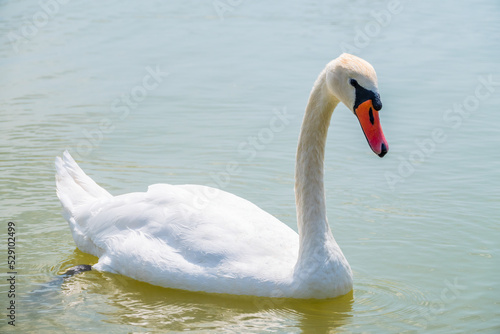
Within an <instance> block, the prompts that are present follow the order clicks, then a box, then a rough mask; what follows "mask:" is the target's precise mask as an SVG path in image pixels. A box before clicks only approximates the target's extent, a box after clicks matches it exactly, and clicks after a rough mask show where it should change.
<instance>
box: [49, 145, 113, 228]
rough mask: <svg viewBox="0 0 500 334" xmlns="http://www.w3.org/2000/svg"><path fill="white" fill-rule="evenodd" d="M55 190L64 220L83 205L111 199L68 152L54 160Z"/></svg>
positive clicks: (72, 215)
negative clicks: (62, 210)
mask: <svg viewBox="0 0 500 334" xmlns="http://www.w3.org/2000/svg"><path fill="white" fill-rule="evenodd" d="M56 188H57V197H58V198H59V200H60V201H61V204H62V206H63V208H64V211H65V216H66V217H65V218H66V219H69V218H70V217H74V214H75V210H76V209H77V208H78V207H79V206H81V205H83V204H87V203H90V202H93V201H95V200H97V199H102V198H111V197H113V196H112V195H111V194H110V193H108V192H107V191H106V190H104V188H102V187H101V186H99V185H98V184H97V183H95V181H94V180H92V179H91V178H90V177H89V176H87V174H85V172H84V171H83V170H82V169H81V168H80V166H78V164H77V163H76V162H75V160H74V159H73V157H71V155H70V154H69V153H68V151H65V152H64V154H63V157H62V158H60V157H57V158H56Z"/></svg>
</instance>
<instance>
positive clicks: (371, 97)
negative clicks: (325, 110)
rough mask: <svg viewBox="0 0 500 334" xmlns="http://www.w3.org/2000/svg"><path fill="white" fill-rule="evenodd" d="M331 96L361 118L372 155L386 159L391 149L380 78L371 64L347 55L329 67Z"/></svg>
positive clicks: (335, 60) (328, 75)
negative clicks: (383, 118) (382, 112)
mask: <svg viewBox="0 0 500 334" xmlns="http://www.w3.org/2000/svg"><path fill="white" fill-rule="evenodd" d="M326 85H327V87H328V92H329V93H330V94H332V95H333V96H334V97H335V98H337V99H338V100H340V101H341V102H342V103H344V104H345V105H346V106H347V107H348V108H349V109H350V110H351V111H352V112H353V113H354V115H355V116H356V117H357V118H358V120H359V124H360V125H361V128H362V130H363V133H364V135H365V137H366V140H367V141H368V144H369V145H370V148H371V149H372V151H373V152H374V153H375V154H377V155H378V156H379V157H383V156H384V155H385V154H386V153H387V151H388V150H389V145H388V144H387V140H386V139H385V136H384V133H383V132H382V126H381V125H380V119H379V111H380V109H382V101H381V100H380V94H379V93H378V86H377V74H376V73H375V70H374V69H373V67H372V65H370V64H369V63H368V62H367V61H365V60H363V59H361V58H358V57H356V56H353V55H350V54H347V53H344V54H342V55H340V56H339V57H338V58H337V59H334V60H332V61H331V62H330V63H329V64H328V65H327V66H326Z"/></svg>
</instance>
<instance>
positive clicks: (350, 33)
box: [0, 0, 500, 333]
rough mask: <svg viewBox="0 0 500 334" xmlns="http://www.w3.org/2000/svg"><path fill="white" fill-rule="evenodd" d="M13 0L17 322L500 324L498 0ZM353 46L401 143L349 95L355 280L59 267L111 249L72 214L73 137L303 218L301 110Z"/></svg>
mask: <svg viewBox="0 0 500 334" xmlns="http://www.w3.org/2000/svg"><path fill="white" fill-rule="evenodd" d="M0 6H1V8H2V13H3V19H2V20H1V22H0V32H1V33H0V35H1V36H2V41H3V42H2V43H1V44H0V64H1V65H2V75H1V77H0V104H1V107H2V108H1V111H0V113H1V115H2V122H1V123H0V133H1V136H0V146H1V150H0V152H1V153H0V154H1V159H0V166H1V167H0V168H1V175H2V178H1V184H0V194H1V195H0V208H1V213H2V214H1V216H2V225H1V226H2V227H1V229H2V231H1V233H2V237H1V238H2V239H1V240H2V242H1V247H2V248H0V249H1V254H2V255H1V256H0V258H2V259H3V260H1V261H0V269H1V274H2V275H3V276H2V277H8V275H7V271H9V269H8V268H7V237H8V236H7V222H8V221H12V222H14V223H15V224H16V232H17V239H16V241H17V242H16V270H17V275H16V298H15V301H16V306H17V308H16V312H17V313H16V327H15V328H13V327H12V326H9V325H8V324H7V321H6V320H7V318H6V315H7V312H8V311H7V310H6V308H7V307H8V305H9V304H8V303H9V301H10V300H11V299H12V298H9V297H8V291H9V289H10V285H9V284H7V281H6V279H4V278H2V283H0V296H1V297H0V304H1V305H0V306H1V309H3V310H4V311H2V312H1V314H4V315H3V316H2V317H0V326H2V332H4V331H12V330H17V331H19V332H23V333H29V332H36V333H40V332H47V333H49V332H63V331H67V332H70V331H76V332H98V331H99V332H101V331H102V332H117V333H122V332H160V331H168V330H171V331H184V330H198V331H207V332H214V333H219V332H263V331H278V332H284V333H285V332H286V333H288V332H306V333H310V332H318V333H321V332H341V333H349V332H352V333H361V332H369V333H377V332H378V333H389V332H393V333H397V332H412V331H415V332H419V331H422V332H423V331H425V332H435V333H437V332H441V333H451V332H474V331H481V332H483V333H495V332H499V331H500V322H499V320H498V319H499V316H500V305H499V303H500V291H499V289H498V282H499V279H500V271H499V269H498V268H500V261H499V256H500V246H499V241H498V240H500V231H499V230H500V228H499V224H498V216H499V213H500V212H499V211H500V210H499V207H500V190H499V189H500V178H499V173H498V170H499V167H500V150H499V149H498V147H499V144H500V134H499V131H498V129H499V127H500V121H499V118H498V117H497V114H498V105H499V102H500V98H499V96H500V94H499V91H500V71H499V69H500V66H499V59H500V57H499V56H500V46H499V44H498V43H497V42H496V39H495V38H496V36H498V35H499V34H500V23H499V22H500V20H499V18H500V6H499V4H498V2H496V1H476V2H474V3H473V4H472V3H470V2H466V1H442V2H439V3H436V2H426V1H423V2H410V1H375V2H374V1H372V2H369V1H355V2H353V1H337V2H330V1H307V2H306V1H294V2H292V3H290V2H279V3H273V4H270V3H263V2H250V1H238V2H237V1H223V0H222V1H215V2H211V1H206V2H203V3H198V2H194V1H184V2H182V3H180V2H179V3H175V4H173V3H162V2H150V3H147V4H143V3H141V4H139V3H137V4H124V3H118V2H115V3H113V2H107V3H106V4H87V3H85V4H83V3H77V2H67V3H62V2H61V3H56V2H55V0H54V1H52V2H50V1H48V2H46V3H45V2H41V3H40V4H39V3H37V2H31V1H16V2H5V3H3V4H2V5H0ZM343 51H348V52H352V53H355V54H357V55H359V56H361V57H363V58H365V59H366V60H368V61H369V62H371V63H372V64H373V66H374V67H375V69H376V70H377V73H378V77H379V89H380V93H381V97H382V101H383V103H384V108H383V110H382V112H381V118H382V124H383V128H384V132H385V134H386V137H387V139H388V141H389V145H390V151H389V153H388V155H387V156H386V157H384V159H379V158H378V157H376V156H375V155H374V154H373V153H372V152H371V151H370V149H369V147H368V146H367V144H366V141H365V139H364V138H363V135H362V133H361V131H360V129H359V125H358V124H356V123H357V121H356V120H355V118H354V117H353V116H352V115H351V114H350V113H349V111H348V110H347V108H345V107H344V106H339V108H338V109H337V110H336V112H335V113H334V116H333V119H332V125H331V131H330V133H329V138H328V146H327V157H326V159H327V160H326V162H325V169H326V172H325V175H326V180H325V182H326V184H325V188H326V191H327V203H328V215H329V221H330V224H331V225H332V229H333V231H334V234H335V237H336V239H337V241H338V243H339V244H340V245H341V247H342V249H343V251H344V254H345V255H346V257H347V259H348V260H349V262H350V264H351V266H352V268H353V271H354V274H355V281H354V291H353V293H352V294H350V295H347V296H344V297H342V298H340V299H335V300H326V301H294V300H279V299H277V300H273V299H261V298H253V297H234V296H219V295H209V294H202V293H192V292H185V291H177V290H171V289H163V288H158V287H153V286H150V285H148V284H144V283H141V282H136V281H134V280H131V279H128V278H126V277H122V276H118V275H112V274H107V273H99V272H95V271H93V272H88V273H85V274H83V275H80V276H77V277H75V278H74V279H73V280H71V281H67V282H63V283H62V284H61V282H58V281H53V280H54V279H56V276H57V275H58V274H60V273H61V272H63V271H64V270H65V269H67V268H69V267H70V266H72V265H75V264H82V263H90V264H92V263H95V262H96V261H97V259H96V258H93V257H91V256H89V255H86V254H83V253H81V252H80V251H78V250H77V249H76V248H75V245H74V242H73V240H72V238H71V234H70V232H69V229H68V227H67V224H66V222H65V221H64V219H63V218H62V216H61V215H60V205H59V203H58V200H57V197H56V195H55V189H54V188H55V187H54V167H53V161H54V157H55V156H56V155H60V154H61V153H62V151H63V150H65V149H69V150H70V151H71V152H72V154H73V155H74V156H75V157H76V158H77V161H79V163H80V164H81V166H82V168H83V169H84V170H85V171H86V172H87V173H88V174H89V175H91V176H92V177H93V178H94V179H95V180H96V181H97V182H99V183H100V184H101V185H102V186H103V187H104V188H106V189H107V190H108V191H110V192H111V193H112V194H121V193H126V192H130V191H144V190H146V188H147V186H148V185H149V184H153V183H160V182H164V183H174V184H182V183H195V184H207V185H215V186H218V187H221V188H223V189H224V190H227V191H230V192H232V193H235V194H237V195H239V196H242V197H244V198H246V199H249V200H251V201H252V202H254V203H256V204H257V205H259V206H260V207H262V208H263V209H265V210H267V211H268V212H270V213H272V214H274V215H275V216H277V217H278V218H279V219H281V220H282V221H283V222H285V223H287V224H289V225H290V226H291V227H292V228H294V229H296V222H295V206H294V195H293V170H294V158H295V146H296V143H297V136H298V131H299V127H300V122H301V120H302V115H303V110H304V108H305V104H306V102H307V98H308V94H309V91H310V89H311V87H312V84H313V82H314V80H315V79H316V77H317V75H318V73H319V71H320V70H321V69H322V68H323V66H324V65H325V64H326V63H327V62H328V61H330V60H331V59H333V58H335V57H337V56H338V55H339V54H340V53H341V52H343ZM278 114H279V115H281V116H282V120H283V126H282V127H279V128H275V127H271V123H270V122H271V121H272V120H273V118H276V117H277V115H278ZM271 128H272V129H274V130H271ZM231 162H237V163H238V165H239V166H240V168H239V169H238V172H237V173H230V174H228V173H227V169H226V168H227V166H228V164H229V163H231ZM50 282H52V283H50Z"/></svg>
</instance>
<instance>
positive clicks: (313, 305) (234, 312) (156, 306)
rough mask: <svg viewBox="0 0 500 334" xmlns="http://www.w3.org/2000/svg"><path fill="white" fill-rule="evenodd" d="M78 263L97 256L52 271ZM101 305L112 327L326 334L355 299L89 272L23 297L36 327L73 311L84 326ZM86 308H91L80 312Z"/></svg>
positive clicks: (73, 260)
mask: <svg viewBox="0 0 500 334" xmlns="http://www.w3.org/2000/svg"><path fill="white" fill-rule="evenodd" d="M80 261H85V262H87V263H95V262H96V261H97V258H95V257H93V256H90V255H87V254H84V253H82V252H80V251H78V250H75V251H74V253H73V256H72V257H70V258H68V259H66V260H65V261H63V262H62V263H60V264H59V265H58V266H56V267H55V268H54V269H55V270H58V271H60V272H64V271H65V270H66V269H67V268H69V267H71V266H73V265H74V264H76V263H78V262H80ZM80 263H81V262H80ZM97 301H99V302H101V303H102V302H104V303H105V304H106V305H107V307H106V308H102V310H101V311H98V313H99V314H100V315H102V316H105V319H106V320H105V322H106V323H107V324H108V325H117V326H122V327H127V326H131V327H133V328H134V331H137V330H138V328H143V329H144V331H146V330H147V329H148V328H152V327H153V328H156V329H158V330H173V331H185V330H215V331H230V332H237V333H241V332H261V331H263V330H266V331H274V330H276V331H285V332H288V331H290V332H300V331H308V330H314V332H316V333H323V332H324V333H328V332H330V331H331V330H332V329H335V328H337V327H339V326H342V325H344V324H345V323H346V322H348V321H349V319H350V318H351V317H352V307H353V303H354V298H353V294H352V292H351V293H349V294H347V295H346V296H343V297H340V298H336V299H330V300H294V299H280V298H260V297H253V296H233V295H223V294H208V293H202V292H190V291H183V290H175V289H168V288H162V287H157V286H153V285H150V284H147V283H143V282H139V281H136V280H133V279H130V278H128V277H125V276H121V275H115V274H110V273H102V272H97V271H90V272H85V273H82V274H79V275H76V276H74V277H71V278H69V279H62V278H60V277H56V278H54V279H52V280H51V281H49V282H48V283H45V284H41V285H39V286H37V287H36V288H33V289H32V290H31V291H30V292H29V293H28V294H26V295H25V296H24V298H23V306H24V308H25V309H26V310H25V311H28V313H27V315H29V317H30V318H32V319H36V320H37V323H38V322H41V323H44V322H46V321H47V319H48V317H46V316H47V315H49V314H53V315H60V314H63V316H62V317H59V316H56V317H55V318H53V319H52V320H51V322H54V321H55V322H57V321H62V320H63V319H65V316H64V314H68V313H69V314H73V315H77V317H78V318H79V320H78V321H77V322H76V323H82V324H83V323H84V322H85V316H87V315H88V312H89V310H92V309H93V308H94V306H96V302H97ZM82 305H86V306H85V307H86V308H87V309H86V310H85V311H84V312H83V313H79V310H80V307H81V306H82ZM52 325H53V324H52ZM60 325H62V324H60ZM47 326H48V327H50V325H49V324H47ZM48 327H47V328H48ZM41 328H43V326H42V327H41Z"/></svg>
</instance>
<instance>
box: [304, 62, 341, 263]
mask: <svg viewBox="0 0 500 334" xmlns="http://www.w3.org/2000/svg"><path fill="white" fill-rule="evenodd" d="M325 73H326V72H325V71H323V72H322V73H321V74H320V75H319V77H318V79H317V80H316V82H315V84H314V87H313V89H312V92H311V95H310V97H309V101H308V104H307V107H306V111H305V115H304V120H303V123H302V128H301V130H300V137H299V143H298V148H297V163H296V167H295V202H296V206H297V224H298V230H299V240H300V251H299V260H298V263H297V265H299V264H300V262H301V260H304V261H310V260H311V258H313V257H315V254H321V253H323V252H324V251H325V248H326V247H328V243H331V242H332V241H333V236H332V233H331V231H330V228H329V225H328V221H327V218H326V205H325V191H324V184H323V162H324V156H325V144H326V137H327V132H328V126H329V124H330V119H331V116H332V113H333V109H335V107H336V106H337V104H338V102H339V100H338V99H337V98H335V97H334V96H332V95H331V94H329V93H328V88H327V86H326V83H325V80H326V74H325ZM333 242H334V241H333Z"/></svg>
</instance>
